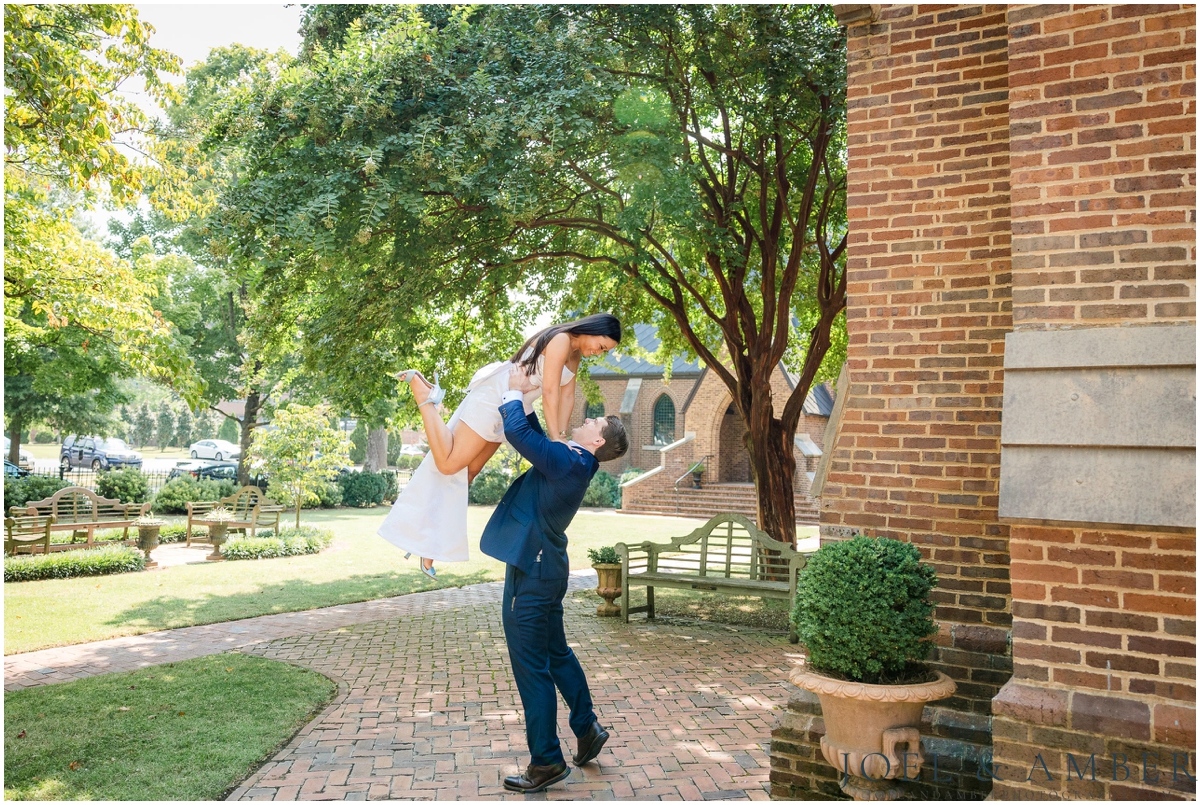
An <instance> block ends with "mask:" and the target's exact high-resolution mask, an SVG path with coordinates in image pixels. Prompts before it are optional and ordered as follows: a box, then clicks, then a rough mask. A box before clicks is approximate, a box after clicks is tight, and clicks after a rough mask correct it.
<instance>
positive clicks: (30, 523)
mask: <svg viewBox="0 0 1200 805" xmlns="http://www.w3.org/2000/svg"><path fill="white" fill-rule="evenodd" d="M53 525H54V516H53V515H51V516H50V517H38V516H36V515H34V516H32V517H31V516H29V515H21V516H18V517H5V518H4V553H5V555H7V556H16V555H17V553H19V552H20V551H21V549H22V548H28V549H29V553H36V551H35V550H34V548H36V547H37V546H38V545H41V546H42V553H50V528H51V526H53Z"/></svg>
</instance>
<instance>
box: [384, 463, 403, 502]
mask: <svg viewBox="0 0 1200 805" xmlns="http://www.w3.org/2000/svg"><path fill="white" fill-rule="evenodd" d="M380 475H382V476H383V502H384V503H394V502H395V501H396V498H397V497H398V496H399V495H400V482H399V481H397V480H396V473H395V472H394V471H392V470H384V471H383V472H381V473H380Z"/></svg>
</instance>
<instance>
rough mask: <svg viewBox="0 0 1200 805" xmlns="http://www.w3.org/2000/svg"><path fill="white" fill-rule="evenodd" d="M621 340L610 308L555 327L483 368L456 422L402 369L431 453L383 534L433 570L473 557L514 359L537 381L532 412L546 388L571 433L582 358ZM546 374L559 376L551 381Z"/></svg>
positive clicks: (555, 416) (556, 434) (553, 420)
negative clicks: (478, 488)
mask: <svg viewBox="0 0 1200 805" xmlns="http://www.w3.org/2000/svg"><path fill="white" fill-rule="evenodd" d="M620 341H621V322H620V321H618V320H617V318H616V317H615V316H612V315H610V314H608V313H597V314H594V315H591V316H585V317H584V318H582V319H578V320H577V321H571V322H566V323H564V324H555V325H553V326H551V327H547V328H546V329H545V330H542V331H541V332H539V333H537V334H536V335H534V336H533V337H531V338H530V339H529V340H528V341H526V342H525V343H524V344H523V345H522V346H521V348H520V349H519V350H517V352H516V354H515V355H513V357H512V358H511V359H509V360H506V361H496V362H494V363H489V364H488V365H487V366H484V367H483V368H482V369H480V370H479V371H477V372H476V373H475V375H474V376H473V377H472V378H471V383H470V385H468V386H467V396H466V398H465V399H464V400H463V401H462V404H461V405H459V406H458V408H457V409H456V410H455V412H454V415H453V416H452V417H450V421H449V422H448V423H447V422H443V421H442V418H441V416H440V415H439V414H438V412H437V410H436V406H437V403H439V402H441V400H442V397H443V395H444V391H443V390H442V389H441V388H440V387H439V386H437V385H436V384H430V383H429V382H428V381H427V380H425V378H424V377H422V376H421V373H420V372H417V371H416V370H412V369H409V370H407V371H404V372H401V373H400V374H399V375H398V377H399V378H400V379H401V380H406V381H408V383H409V388H410V389H411V390H412V393H413V397H414V398H416V400H417V404H418V408H420V410H421V418H422V420H423V422H424V424H425V437H426V439H427V440H428V441H429V453H428V454H427V455H426V456H425V459H424V460H423V461H422V462H421V464H420V466H419V467H417V470H416V472H414V473H413V475H412V478H411V479H410V480H409V482H408V485H407V486H405V488H404V491H403V492H402V493H401V494H400V496H399V497H398V498H397V499H396V503H395V505H394V506H392V510H391V511H390V512H388V516H387V517H386V518H385V519H384V521H383V524H382V525H380V527H379V531H378V534H379V536H381V537H383V538H384V539H385V540H387V541H388V542H390V543H391V544H393V545H395V546H396V547H397V548H400V549H401V550H403V551H405V552H406V553H405V556H406V557H407V556H408V555H411V554H414V553H415V554H417V555H418V556H420V557H421V571H422V572H423V573H425V575H427V576H430V577H431V578H433V577H435V576H436V572H435V571H434V569H433V563H434V561H443V562H465V561H467V487H468V486H469V485H470V482H471V481H472V480H473V479H474V478H475V476H476V475H478V474H479V471H480V470H481V469H483V465H484V464H486V463H487V461H488V459H490V458H491V457H492V455H493V454H494V453H495V452H496V450H497V448H499V447H500V444H501V443H502V442H503V441H504V440H505V439H504V423H503V420H502V419H501V417H500V398H501V397H502V396H503V395H504V392H506V391H507V390H508V377H509V372H510V371H511V370H512V368H513V366H514V365H516V366H519V367H520V368H521V369H522V370H523V371H524V372H525V373H526V374H527V375H528V376H529V379H530V385H531V386H533V389H532V391H529V392H526V394H525V411H526V413H528V412H530V411H532V410H533V401H534V400H536V399H537V398H538V397H539V396H540V397H541V398H542V412H543V414H544V415H545V419H546V431H547V433H548V434H549V436H550V438H552V439H556V440H559V441H566V439H567V426H568V424H569V422H570V418H571V410H572V409H573V408H574V407H575V373H576V372H578V371H579V363H580V361H582V360H583V359H584V358H587V357H591V356H593V355H600V354H602V353H604V352H607V351H608V350H610V349H612V348H613V347H615V346H616V345H617V344H618V343H620ZM546 377H550V378H558V381H559V382H558V383H557V384H553V385H550V386H549V387H548V388H547V387H545V386H544V385H543V378H546Z"/></svg>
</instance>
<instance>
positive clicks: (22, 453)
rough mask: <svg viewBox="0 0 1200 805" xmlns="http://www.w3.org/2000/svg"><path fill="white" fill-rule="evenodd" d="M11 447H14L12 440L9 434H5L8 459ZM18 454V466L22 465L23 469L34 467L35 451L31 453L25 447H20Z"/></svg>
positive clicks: (6, 456)
mask: <svg viewBox="0 0 1200 805" xmlns="http://www.w3.org/2000/svg"><path fill="white" fill-rule="evenodd" d="M11 449H12V440H11V439H9V438H8V437H7V436H5V437H4V457H5V459H6V460H7V458H8V451H9V450H11ZM17 456H18V458H17V466H19V467H21V469H25V470H32V469H33V453H30V452H29V451H28V450H26V449H25V448H24V447H21V448H18V452H17Z"/></svg>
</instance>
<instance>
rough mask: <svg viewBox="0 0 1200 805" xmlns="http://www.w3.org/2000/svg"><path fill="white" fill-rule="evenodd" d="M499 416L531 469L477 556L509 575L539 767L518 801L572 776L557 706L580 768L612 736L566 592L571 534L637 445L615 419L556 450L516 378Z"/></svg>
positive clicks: (534, 764)
mask: <svg viewBox="0 0 1200 805" xmlns="http://www.w3.org/2000/svg"><path fill="white" fill-rule="evenodd" d="M508 385H509V389H510V390H509V391H508V393H506V394H505V395H504V398H503V401H502V403H501V405H500V413H501V415H502V416H503V417H504V435H505V437H506V438H507V439H508V441H509V443H510V444H511V445H512V446H513V447H514V448H516V450H517V452H518V453H520V454H521V455H522V456H524V457H525V459H526V460H527V461H528V462H529V463H530V464H531V465H533V466H532V468H531V469H530V470H529V471H528V472H526V473H524V474H523V475H521V477H519V478H517V480H515V481H513V484H512V486H511V487H509V489H508V491H507V492H505V493H504V498H503V499H502V500H501V501H500V505H499V506H497V507H496V511H495V512H493V513H492V518H491V519H490V520H489V521H488V524H487V527H486V528H485V529H484V530H483V538H482V539H481V540H480V543H479V549H480V550H481V551H483V552H484V553H486V554H487V555H488V556H491V557H494V558H496V559H499V560H500V561H502V562H504V563H505V564H507V565H508V567H507V570H506V572H505V574H504V638H505V640H506V641H507V642H508V656H509V658H510V659H511V661H512V667H513V676H514V677H515V678H516V681H517V691H518V692H519V693H520V694H521V704H522V706H523V707H524V708H525V738H526V740H527V741H528V742H529V753H530V755H531V759H530V762H529V766H528V768H526V770H525V772H524V773H523V774H519V775H515V776H512V777H506V778H505V779H504V787H505V788H507V789H509V790H510V791H521V792H525V793H534V792H537V791H542V790H544V789H545V788H546V787H547V786H550V785H553V784H554V783H557V782H558V781H559V780H562V779H564V778H566V776H567V775H569V774H570V773H571V770H570V769H569V768H567V763H566V760H565V759H564V757H563V753H562V749H561V748H560V746H559V743H558V713H557V710H558V696H557V694H556V693H555V687H556V686H557V688H558V690H559V691H561V692H562V695H563V698H564V699H565V700H566V702H567V705H568V706H569V707H570V710H571V718H570V724H571V730H572V731H573V732H574V733H575V735H576V737H577V738H578V739H579V748H578V751H577V752H576V753H575V755H574V757H573V758H572V760H573V761H574V762H575V765H577V766H582V765H583V764H584V763H587V762H588V761H589V760H592V759H593V758H595V757H596V755H598V754H600V749H601V748H602V747H603V746H604V742H605V741H607V740H608V737H609V736H608V732H607V731H606V730H605V729H604V728H603V727H601V726H600V722H599V721H598V720H597V719H596V713H595V711H594V710H593V709H592V696H591V693H589V691H588V684H587V678H586V677H585V676H584V675H583V668H581V667H580V665H579V660H577V659H576V658H575V654H574V652H572V651H571V649H570V647H568V646H567V637H566V633H565V632H564V631H563V606H562V601H563V596H564V595H566V592H567V575H568V573H569V572H570V569H569V567H568V563H567V535H566V533H565V531H566V528H567V526H568V525H570V523H571V520H572V519H573V518H574V517H575V513H576V512H577V511H579V504H580V503H581V502H583V494H584V492H586V491H587V488H588V484H589V483H591V480H592V476H593V475H595V474H596V470H597V469H599V467H600V462H601V461H610V460H612V459H614V458H619V457H620V456H622V455H624V454H625V451H626V450H627V449H628V447H629V440H628V439H627V438H626V436H625V427H624V425H622V424H621V420H620V419H618V418H617V417H602V418H599V419H588V420H585V421H584V423H583V424H582V425H581V426H579V427H578V428H575V430H574V431H572V432H571V441H570V442H565V443H564V442H557V441H551V440H550V439H548V438H546V435H545V433H543V432H542V428H541V425H539V424H538V420H537V415H536V414H530V415H528V416H526V415H525V408H524V405H523V403H522V396H523V391H528V390H529V388H530V386H529V380H528V378H527V377H526V376H525V375H524V373H522V372H521V371H519V370H516V369H514V371H513V372H512V374H511V375H510V376H509V384H508Z"/></svg>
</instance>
